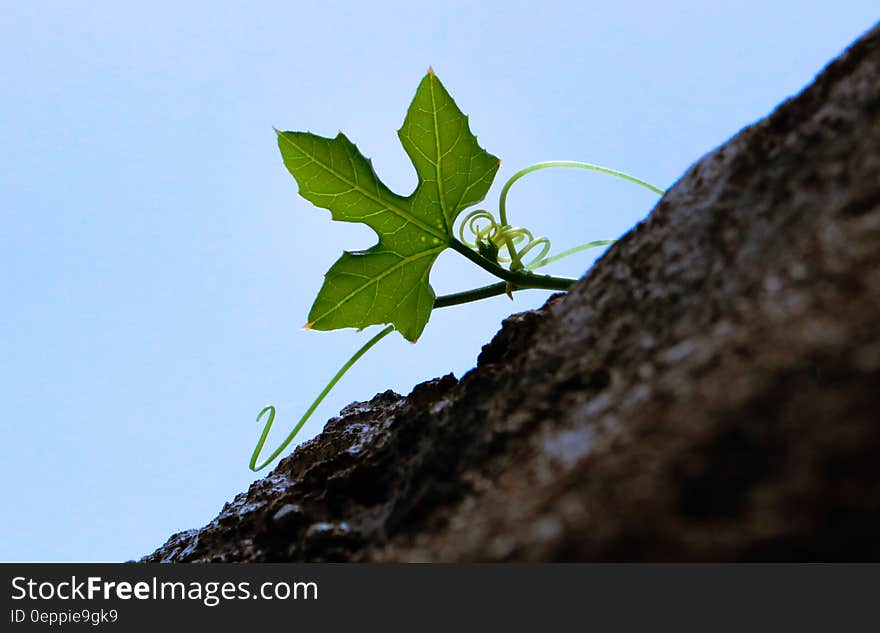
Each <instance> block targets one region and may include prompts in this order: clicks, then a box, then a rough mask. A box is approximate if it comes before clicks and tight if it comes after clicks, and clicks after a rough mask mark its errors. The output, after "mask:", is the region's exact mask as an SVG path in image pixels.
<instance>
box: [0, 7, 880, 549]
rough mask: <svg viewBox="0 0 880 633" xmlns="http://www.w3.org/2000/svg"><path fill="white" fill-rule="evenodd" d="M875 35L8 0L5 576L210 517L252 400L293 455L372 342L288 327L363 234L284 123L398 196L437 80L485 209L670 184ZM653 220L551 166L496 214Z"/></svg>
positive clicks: (357, 396)
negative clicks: (421, 99) (304, 167)
mask: <svg viewBox="0 0 880 633" xmlns="http://www.w3.org/2000/svg"><path fill="white" fill-rule="evenodd" d="M878 14H880V11H878V10H877V5H876V1H870V2H869V1H865V2H861V1H856V0H853V1H849V2H845V3H841V2H809V3H804V2H766V1H763V2H717V3H706V2H675V1H671V2H666V3H654V2H631V3H606V2H583V1H581V2H570V3H569V2H531V3H527V2H504V3H500V2H498V3H494V2H485V3H472V2H469V3H465V2H460V3H459V2H446V3H442V2H441V3H436V2H435V3H431V4H428V3H422V2H400V3H395V2H372V3H354V2H351V3H339V2H322V3H314V2H310V3H305V2H295V1H294V2H291V1H286V2H279V3H243V2H242V3H224V2H210V3H198V2H186V3H184V2H179V1H178V2H149V3H128V2H126V3H119V2H90V3H79V6H76V5H75V4H74V3H57V4H56V3H43V2H28V3H25V2H19V3H12V2H7V3H4V8H3V18H2V20H0V56H2V58H3V59H4V60H5V63H4V64H3V65H2V67H0V85H2V94H3V98H2V100H0V144H2V147H3V152H2V154H0V201H2V204H0V210H2V214H3V226H4V231H3V232H2V234H0V264H2V269H3V271H4V273H3V275H2V277H0V279H2V281H0V283H2V288H0V290H2V294H0V296H2V301H3V308H2V310H0V375H2V381H0V407H2V418H3V420H4V435H5V437H4V440H5V441H4V442H3V444H2V451H3V453H2V462H0V486H2V498H3V500H4V505H5V509H4V512H3V521H0V560H5V561H12V560H34V561H43V560H53V561H54V560H57V561H78V560H88V561H92V560H128V559H132V558H138V557H140V556H141V555H144V554H146V553H148V552H150V551H152V549H153V548H155V547H157V546H159V545H161V544H162V543H163V542H164V540H165V538H166V537H168V536H169V535H170V534H171V533H173V532H176V531H179V530H183V529H187V528H192V527H199V526H201V525H203V524H205V523H207V522H208V521H210V520H211V519H212V518H213V517H214V516H215V514H216V513H217V511H218V510H219V509H220V508H221V507H222V505H223V503H224V502H225V501H227V500H229V499H231V498H232V497H233V496H234V495H235V494H236V493H237V492H239V491H242V490H245V489H246V488H247V486H248V484H249V483H250V482H251V481H252V480H253V479H255V478H256V477H257V475H254V474H253V473H251V472H250V471H249V470H248V469H247V460H248V457H249V455H250V451H251V449H252V447H253V444H254V442H255V440H256V438H257V436H258V434H259V431H260V428H259V426H258V425H257V424H256V422H255V420H254V417H255V415H256V413H257V411H258V410H259V409H260V407H261V406H262V405H264V404H268V403H272V404H275V405H276V406H277V407H278V416H279V418H278V422H277V425H278V433H277V435H276V436H275V437H277V436H278V435H281V434H282V431H284V433H286V428H285V427H289V425H291V424H292V423H293V421H294V420H295V419H296V418H298V417H299V415H300V413H301V411H302V410H303V409H304V408H305V407H306V406H307V405H308V404H309V403H310V401H311V399H312V397H313V396H314V395H315V393H317V391H319V390H320V389H321V387H322V386H323V384H324V382H325V381H326V380H327V378H328V377H329V376H331V375H332V374H333V372H334V371H335V370H336V368H337V367H338V366H339V365H340V364H341V363H342V362H343V361H344V360H345V359H346V358H347V357H348V356H349V355H350V354H351V353H352V352H353V351H354V350H355V349H356V348H357V347H358V346H359V345H360V344H361V343H362V342H363V341H364V340H366V338H365V336H368V335H369V334H368V333H360V334H358V333H356V332H353V331H348V330H346V331H338V332H330V333H317V332H307V331H304V330H302V329H301V325H302V324H303V323H304V322H305V318H306V314H307V313H308V309H309V307H310V305H311V301H312V299H313V298H314V296H315V294H316V293H317V291H318V288H319V287H320V284H321V282H322V278H323V273H324V271H325V270H326V269H327V268H328V267H329V266H330V264H332V263H333V262H334V261H335V260H336V258H337V257H338V256H339V253H340V252H341V251H342V250H343V249H345V248H347V249H351V250H354V249H358V248H365V247H368V246H370V245H371V244H373V243H374V241H375V238H374V236H373V235H372V233H371V232H370V230H369V229H367V228H366V227H363V226H360V225H353V224H340V223H331V222H330V220H329V215H328V213H327V212H326V211H323V210H319V209H315V208H313V207H311V206H310V205H309V204H308V203H307V202H305V201H304V200H302V199H301V198H299V197H298V196H297V195H296V185H295V183H294V181H293V179H292V178H291V177H290V176H289V174H288V173H287V172H286V171H285V170H284V168H283V165H282V163H281V160H280V158H279V155H278V151H277V148H276V145H275V134H274V132H273V131H272V127H273V126H275V127H278V128H280V129H301V130H309V131H312V132H315V133H318V134H322V135H325V136H330V135H334V134H335V133H336V132H337V131H339V130H343V131H345V132H346V134H347V135H348V136H349V137H350V138H351V139H352V140H353V141H354V142H356V143H357V144H358V146H359V148H360V149H361V151H363V152H364V154H366V155H367V156H369V157H371V158H372V159H373V163H374V165H375V167H376V169H377V171H378V173H379V175H380V177H381V178H383V179H384V181H385V182H386V183H387V184H388V185H389V186H390V187H391V188H392V189H394V190H396V191H399V192H401V193H403V194H407V193H409V191H411V190H412V188H413V187H414V185H415V175H414V172H413V170H412V168H411V165H410V164H409V162H408V159H407V157H406V155H405V153H404V152H403V150H402V148H401V147H400V145H399V142H398V140H397V137H396V134H395V132H396V130H397V129H398V128H399V127H400V124H401V123H402V121H403V116H404V114H405V111H406V107H407V105H408V104H409V101H410V99H411V98H412V95H413V93H414V91H415V88H416V86H417V85H418V82H419V80H420V79H421V77H422V76H423V74H424V73H425V71H426V70H427V68H428V66H429V65H432V66H433V67H434V69H435V70H436V72H437V74H438V76H439V77H440V78H441V80H442V81H443V82H444V84H445V86H446V87H447V89H448V90H449V91H450V93H451V94H452V95H453V97H454V98H455V99H456V101H457V103H458V105H459V106H460V107H461V109H462V110H463V111H464V112H466V113H467V114H469V115H470V120H471V127H472V129H473V130H474V131H475V132H476V133H477V134H478V135H479V138H480V142H481V144H482V145H483V146H484V147H485V148H486V149H488V150H489V151H491V152H492V153H494V154H496V155H498V156H500V157H501V158H502V159H503V161H504V164H503V166H502V169H501V171H500V172H499V177H498V179H497V181H496V185H495V187H493V189H492V191H491V192H490V194H489V197H488V198H487V203H486V204H487V205H491V206H490V208H492V206H494V205H496V204H497V196H498V190H499V188H500V185H501V184H502V183H503V182H504V180H506V179H507V178H508V177H509V176H510V175H511V174H512V173H513V172H514V171H516V170H517V169H519V168H521V167H524V166H526V165H528V164H530V163H534V162H537V161H541V160H549V159H572V160H583V161H589V162H594V163H600V164H604V165H607V166H610V167H614V168H617V169H622V170H625V171H628V172H630V173H633V174H635V175H637V176H640V177H642V178H645V179H647V180H649V181H651V182H654V183H656V184H658V185H660V186H662V187H668V186H670V185H671V184H673V183H674V182H675V180H676V179H677V178H678V177H679V176H681V174H682V173H683V172H684V171H685V169H686V168H687V167H688V166H689V165H690V164H691V163H692V162H694V161H695V160H697V159H698V158H699V157H700V156H701V155H703V154H704V153H706V152H708V151H709V150H711V149H712V148H713V147H715V146H717V145H719V144H720V143H722V142H724V141H725V140H726V139H727V138H729V137H730V136H732V135H733V134H735V133H736V132H737V131H738V130H739V129H741V128H742V127H744V126H746V125H748V124H750V123H752V122H754V121H755V120H757V119H759V118H761V117H762V116H764V115H765V114H767V113H768V112H770V111H771V110H772V109H773V108H774V107H775V106H776V105H777V104H778V103H779V102H780V101H782V100H783V99H785V98H786V97H788V96H790V95H792V94H794V93H796V92H797V91H799V90H800V89H801V88H802V87H803V86H805V85H806V84H808V83H809V82H810V80H811V79H812V78H813V76H814V75H815V74H816V73H817V72H818V71H819V70H820V69H821V68H822V67H823V66H824V65H825V64H826V63H827V62H828V61H830V60H831V59H832V58H833V57H834V56H836V55H837V54H839V53H840V52H841V51H842V50H843V49H844V48H845V47H846V46H847V45H848V44H849V43H850V42H851V41H853V40H854V39H855V38H856V37H858V36H859V35H860V34H861V33H863V32H864V31H865V30H867V29H868V28H869V27H871V26H872V24H873V23H874V22H876V20H877V18H878ZM655 201H656V198H655V196H653V195H651V194H650V193H649V192H645V191H643V190H639V189H638V188H636V187H634V186H632V185H628V184H626V183H622V182H617V181H614V180H613V179H609V178H607V177H603V176H598V175H593V174H587V173H582V172H562V171H559V172H554V173H547V172H542V173H540V174H537V175H534V176H531V177H530V179H527V180H525V181H523V182H522V183H520V184H518V185H517V186H516V187H515V188H514V189H513V191H512V194H511V197H510V202H509V212H510V215H511V219H512V221H513V222H514V223H517V224H523V225H526V226H528V227H529V228H531V229H533V230H534V231H535V232H536V233H540V234H542V235H547V236H549V237H551V239H553V242H554V247H555V248H556V249H557V250H561V249H564V248H567V247H570V246H574V245H576V244H578V243H580V242H583V241H588V240H592V239H601V238H613V237H618V236H620V235H621V234H622V233H624V232H626V231H627V230H628V229H629V228H631V227H632V226H633V225H634V224H635V223H637V222H638V221H639V220H641V219H642V218H644V216H645V215H646V214H647V213H648V212H649V211H650V209H651V207H652V205H653V204H654V203H655ZM592 259H593V256H592V255H591V256H583V257H573V258H571V259H569V260H566V261H565V262H560V263H559V265H557V266H556V267H555V269H554V270H553V271H550V272H554V273H557V274H560V275H580V274H582V273H583V272H584V271H585V270H586V269H587V268H588V267H589V265H590V263H591V261H592ZM472 268H473V270H472ZM488 281H490V280H489V279H487V277H486V275H485V273H483V272H482V271H480V270H478V269H476V268H474V267H473V266H472V265H471V264H469V263H468V262H466V261H465V260H463V258H461V257H460V256H457V255H455V254H450V253H446V254H444V255H443V256H442V257H441V259H440V260H439V262H438V264H437V265H436V266H435V270H434V273H433V275H432V283H433V285H434V287H435V289H436V290H437V291H438V294H442V293H446V292H452V291H456V290H462V289H465V288H467V287H472V286H475V285H481V284H483V283H486V282H488ZM546 294H547V293H543V292H539V291H533V292H528V293H521V294H520V295H518V296H517V298H516V301H515V302H513V303H511V302H510V301H509V300H508V299H506V298H503V297H499V298H495V299H492V300H489V301H485V302H482V303H480V304H472V305H468V306H464V307H461V308H458V309H452V310H444V311H438V312H437V313H435V314H434V315H433V316H432V319H431V322H430V323H429V324H428V327H427V329H426V330H425V333H424V335H423V337H422V339H421V340H420V341H419V342H418V344H417V345H412V344H409V343H406V342H404V341H403V340H402V339H401V338H400V337H399V336H396V335H395V336H394V338H389V339H386V340H385V341H383V342H382V344H381V345H380V346H379V347H377V348H376V349H375V350H374V351H372V352H371V353H370V354H369V355H368V356H366V357H365V358H364V360H362V361H361V363H360V364H359V365H358V366H356V367H355V369H353V370H352V371H351V373H350V374H349V376H347V377H346V378H345V380H343V382H342V383H340V385H339V387H337V390H336V391H335V392H334V393H333V394H332V395H331V396H330V397H329V398H328V400H327V401H326V404H325V406H323V407H322V408H321V409H320V410H319V412H318V414H317V415H316V416H315V418H313V420H312V421H311V422H310V423H309V424H308V425H307V427H305V429H304V432H303V435H302V438H303V439H307V438H309V437H311V436H313V435H315V434H316V433H318V432H319V431H320V429H321V428H322V426H323V422H324V421H325V420H326V419H327V418H328V417H331V416H332V415H334V414H335V413H336V412H337V411H338V410H339V409H340V408H341V407H342V406H344V405H345V404H347V403H348V402H351V401H353V400H362V399H368V398H369V397H371V396H372V395H373V394H374V393H375V392H377V391H382V390H385V389H387V388H393V389H395V390H397V391H399V392H404V393H405V392H408V390H409V389H410V388H411V387H412V386H413V385H414V384H416V383H418V382H421V381H423V380H426V379H429V378H431V377H433V376H435V375H440V374H443V373H446V372H449V371H453V372H455V373H456V375H458V376H461V375H462V374H463V373H464V372H466V371H467V370H468V369H469V368H471V367H472V366H473V364H474V362H475V360H476V356H477V354H478V353H479V350H480V346H481V345H482V344H484V343H486V342H488V340H489V339H490V338H491V336H492V335H493V333H494V332H495V331H496V330H497V328H498V325H499V322H500V320H501V319H502V318H504V317H505V316H507V315H508V314H510V313H511V312H513V311H517V310H522V309H527V308H532V307H536V306H538V305H540V304H541V302H542V301H543V299H544V298H545V297H546ZM275 441H277V440H276V439H274V438H273V439H270V444H273V445H274V442H275Z"/></svg>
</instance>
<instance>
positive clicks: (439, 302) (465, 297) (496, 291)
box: [434, 281, 508, 308]
mask: <svg viewBox="0 0 880 633" xmlns="http://www.w3.org/2000/svg"><path fill="white" fill-rule="evenodd" d="M507 290H508V284H507V282H506V281H499V282H498V283H497V284H491V285H489V286H481V287H479V288H474V289H473V290H465V291H464V292H456V293H454V294H451V295H443V296H441V297H437V298H436V299H434V307H435V308H448V307H449V306H457V305H461V304H462V303H470V302H471V301H479V300H480V299H488V298H489V297H497V296H498V295H503V294H505V293H507Z"/></svg>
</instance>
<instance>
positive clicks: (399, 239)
mask: <svg viewBox="0 0 880 633" xmlns="http://www.w3.org/2000/svg"><path fill="white" fill-rule="evenodd" d="M276 133H277V135H278V147H279V149H280V150H281V156H282V158H283V159H284V165H285V166H286V167H287V169H288V170H289V171H290V173H291V174H292V175H293V177H294V178H295V179H296V182H297V184H298V185H299V194H300V195H301V196H302V197H304V198H305V199H306V200H308V201H309V202H311V203H312V204H314V205H316V206H318V207H322V208H325V209H329V210H330V213H331V216H332V218H333V219H334V220H338V221H340V222H362V223H364V224H366V225H367V226H369V227H370V228H372V229H373V230H374V231H375V232H376V234H377V235H378V236H379V242H378V243H377V244H376V245H375V246H373V247H371V248H369V249H367V250H365V251H353V252H348V251H346V252H344V253H343V254H342V257H340V258H339V260H337V262H336V263H335V264H333V266H332V267H331V268H330V270H329V271H328V272H327V274H326V275H325V278H324V285H323V286H322V287H321V290H320V291H319V292H318V297H317V298H316V299H315V302H314V304H313V305H312V308H311V310H310V312H309V317H308V323H307V324H306V328H307V329H313V330H335V329H339V328H349V327H351V328H356V329H358V330H363V329H365V328H367V327H369V326H371V325H385V327H384V328H383V329H382V330H380V331H379V332H378V334H376V335H375V336H373V338H371V339H370V340H369V341H367V342H366V343H365V344H364V345H363V347H361V348H360V349H359V350H358V351H357V352H355V354H354V355H353V356H352V357H351V358H350V359H349V360H348V361H347V362H346V363H345V364H344V365H343V366H342V367H341V368H340V369H339V371H338V372H337V373H336V375H334V376H333V378H332V379H331V380H330V382H329V383H327V386H326V387H324V389H323V390H322V391H321V393H320V394H318V397H317V398H315V401H314V402H313V403H312V405H311V406H310V407H309V408H308V409H307V410H306V412H305V413H304V414H303V416H302V418H300V420H299V422H297V424H296V426H294V427H293V430H292V431H291V432H290V434H289V435H288V436H287V437H286V438H285V440H284V441H283V442H282V443H281V445H280V446H279V447H278V448H277V449H275V451H274V452H273V453H272V454H271V455H269V457H267V458H266V459H265V460H264V461H263V462H262V463H261V464H259V465H257V460H258V459H259V456H260V453H261V452H262V449H263V445H264V444H265V442H266V437H267V435H268V434H269V430H270V429H271V428H272V424H273V423H274V421H275V407H273V406H271V405H270V406H267V407H264V408H263V409H262V410H261V411H260V413H259V414H258V415H257V422H259V421H260V420H262V419H263V416H265V415H266V414H268V419H267V420H266V423H265V425H264V426H263V432H262V434H261V435H260V439H259V440H258V441H257V445H256V447H255V448H254V452H253V454H252V455H251V460H250V468H251V470H254V471H258V470H262V469H263V468H265V467H266V466H268V465H269V464H270V463H272V462H273V461H274V460H275V459H276V458H277V457H278V456H279V455H280V454H281V452H282V451H283V450H284V449H285V448H287V446H288V445H289V444H290V442H291V441H292V440H293V439H294V438H295V437H296V435H297V433H298V432H299V430H300V429H301V428H302V427H303V425H304V424H305V423H306V421H307V420H308V419H309V417H310V416H311V415H312V413H314V411H315V409H317V407H318V405H319V404H320V403H321V401H322V400H323V399H324V398H325V397H326V396H327V394H328V393H329V392H330V390H331V389H333V387H334V386H335V385H336V383H337V382H339V380H340V379H341V378H342V376H343V375H344V374H345V373H346V372H347V371H348V370H349V369H350V368H351V367H352V365H354V364H355V363H356V362H357V361H358V359H360V358H361V356H363V355H364V354H366V353H367V351H368V350H369V349H370V348H372V347H373V346H374V345H376V343H378V342H379V341H380V340H381V339H383V338H384V337H385V336H387V335H388V334H390V333H391V332H392V331H394V330H397V331H398V332H400V334H401V335H402V336H403V337H404V338H405V339H407V340H408V341H411V342H413V343H414V342H415V341H416V340H417V339H418V338H419V336H420V335H421V333H422V331H423V330H424V329H425V325H426V324H427V323H428V319H429V318H430V316H431V311H432V310H433V309H435V308H443V307H447V306H454V305H458V304H462V303H468V302H470V301H478V300H480V299H486V298H488V297H494V296H497V295H500V294H507V295H508V296H510V297H511V298H513V293H514V292H516V291H518V290H524V289H528V288H543V289H547V290H567V289H568V288H569V287H570V286H571V285H572V284H573V283H574V282H575V281H576V280H575V279H568V278H564V277H553V276H550V275H542V274H538V273H536V272H535V271H536V270H537V269H539V268H543V267H544V266H546V265H548V264H551V263H553V262H556V261H558V260H560V259H562V258H563V257H568V256H569V255H573V254H574V253H578V252H580V251H583V250H586V249H588V248H594V247H597V246H605V245H607V244H611V243H612V242H613V240H598V241H594V242H589V243H587V244H582V245H581V246H577V247H575V248H571V249H569V250H567V251H564V252H562V253H559V254H557V255H553V256H550V241H549V240H548V239H547V238H544V237H539V238H535V237H534V235H533V234H532V233H531V232H530V231H529V230H528V229H525V228H520V227H515V226H512V225H511V224H510V223H509V222H508V219H507V210H506V202H507V194H508V193H509V191H510V188H511V186H512V185H513V184H514V183H515V182H517V181H518V180H519V179H520V178H522V177H523V176H526V175H527V174H530V173H532V172H535V171H539V170H542V169H550V168H558V167H563V168H575V169H586V170H590V171H595V172H600V173H603V174H609V175H612V176H616V177H618V178H623V179H624V180H628V181H630V182H633V183H636V184H638V185H641V186H642V187H646V188H648V189H650V190H651V191H653V192H654V193H657V194H661V195H662V194H663V190H662V189H659V188H658V187H654V186H653V185H650V184H648V183H647V182H645V181H643V180H640V179H638V178H634V177H633V176H630V175H628V174H625V173H623V172H619V171H616V170H613V169H607V168H605V167H599V166H598V165H591V164H589V163H581V162H575V161H550V162H543V163H537V164H535V165H531V166H530V167H526V168H525V169H522V170H520V171H518V172H517V173H515V174H514V175H513V176H512V177H511V178H510V180H508V181H507V183H506V184H505V185H504V187H503V188H502V190H501V196H500V199H499V207H498V218H499V219H497V220H496V219H495V217H494V216H493V215H492V214H491V213H489V212H488V211H486V210H483V209H477V210H475V211H472V212H471V213H469V214H468V215H467V216H465V217H464V219H463V220H462V222H461V223H460V225H459V228H458V237H456V232H455V230H454V226H455V223H456V221H457V220H458V217H459V215H460V214H461V212H462V211H463V210H464V209H466V208H468V207H471V206H473V205H475V204H477V203H478V202H480V201H482V200H483V198H484V197H485V196H486V193H487V192H488V191H489V188H490V187H491V185H492V181H493V180H494V179H495V173H496V172H497V171H498V167H499V166H500V165H501V161H500V160H499V159H498V158H497V157H496V156H493V155H492V154H490V153H489V152H487V151H486V150H484V149H483V148H482V147H480V146H479V144H478V143H477V138H476V137H475V136H474V135H473V134H472V133H471V130H470V127H469V125H468V119H467V117H466V116H465V115H464V114H462V112H461V110H459V109H458V106H456V105H455V102H454V101H453V100H452V97H450V96H449V93H448V92H446V89H445V88H444V87H443V84H441V83H440V80H439V79H438V78H437V76H436V75H435V74H434V72H433V71H432V70H428V74H427V75H426V76H425V77H424V78H423V79H422V81H421V83H420V84H419V87H418V89H417V90H416V95H415V97H414V98H413V101H412V103H411V104H410V106H409V110H408V111H407V114H406V119H405V120H404V122H403V127H401V128H400V130H399V131H398V133H397V135H398V137H399V138H400V142H401V144H402V145H403V148H404V150H405V151H406V153H407V154H408V155H409V158H410V160H411V161H412V163H413V166H414V167H415V170H416V174H417V175H418V185H417V186H416V189H415V191H413V193H412V194H410V195H409V196H405V197H404V196H401V195H398V194H396V193H394V192H392V191H391V190H390V189H388V188H387V187H386V186H385V185H384V184H383V183H382V181H381V180H379V177H378V176H377V175H376V172H375V171H374V170H373V165H372V163H371V162H370V161H369V160H368V159H367V158H365V157H364V156H363V155H362V154H361V153H360V152H359V151H358V149H357V147H356V146H355V145H354V144H353V143H352V142H351V141H349V140H348V138H346V136H345V135H344V134H342V133H339V134H338V135H337V136H336V138H324V137H321V136H316V135H314V134H310V133H308V132H279V131H277V130H276ZM466 232H469V233H470V235H471V238H470V239H468V238H467V237H465V233H466ZM447 248H451V249H452V250H454V251H455V252H457V253H459V254H461V255H463V256H464V257H466V258H468V259H469V260H470V261H472V262H473V263H474V264H476V265H477V266H479V267H480V268H483V269H484V270H486V271H488V272H490V273H492V274H493V275H495V276H496V277H497V278H498V279H500V280H501V281H499V282H497V283H494V284H491V285H488V286H482V287H480V288H474V289H472V290H466V291H463V292H459V293H455V294H451V295H444V296H441V297H437V296H436V295H435V294H434V290H433V289H432V288H431V284H430V283H429V281H428V278H429V275H430V272H431V267H432V265H433V264H434V261H436V259H437V256H438V255H439V254H440V253H441V252H443V251H444V250H445V249H447ZM527 256H528V257H527ZM527 260H528V261H527ZM505 265H506V267H505Z"/></svg>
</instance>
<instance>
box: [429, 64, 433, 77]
mask: <svg viewBox="0 0 880 633" xmlns="http://www.w3.org/2000/svg"><path fill="white" fill-rule="evenodd" d="M428 76H430V77H433V76H434V67H433V66H428Z"/></svg>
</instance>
